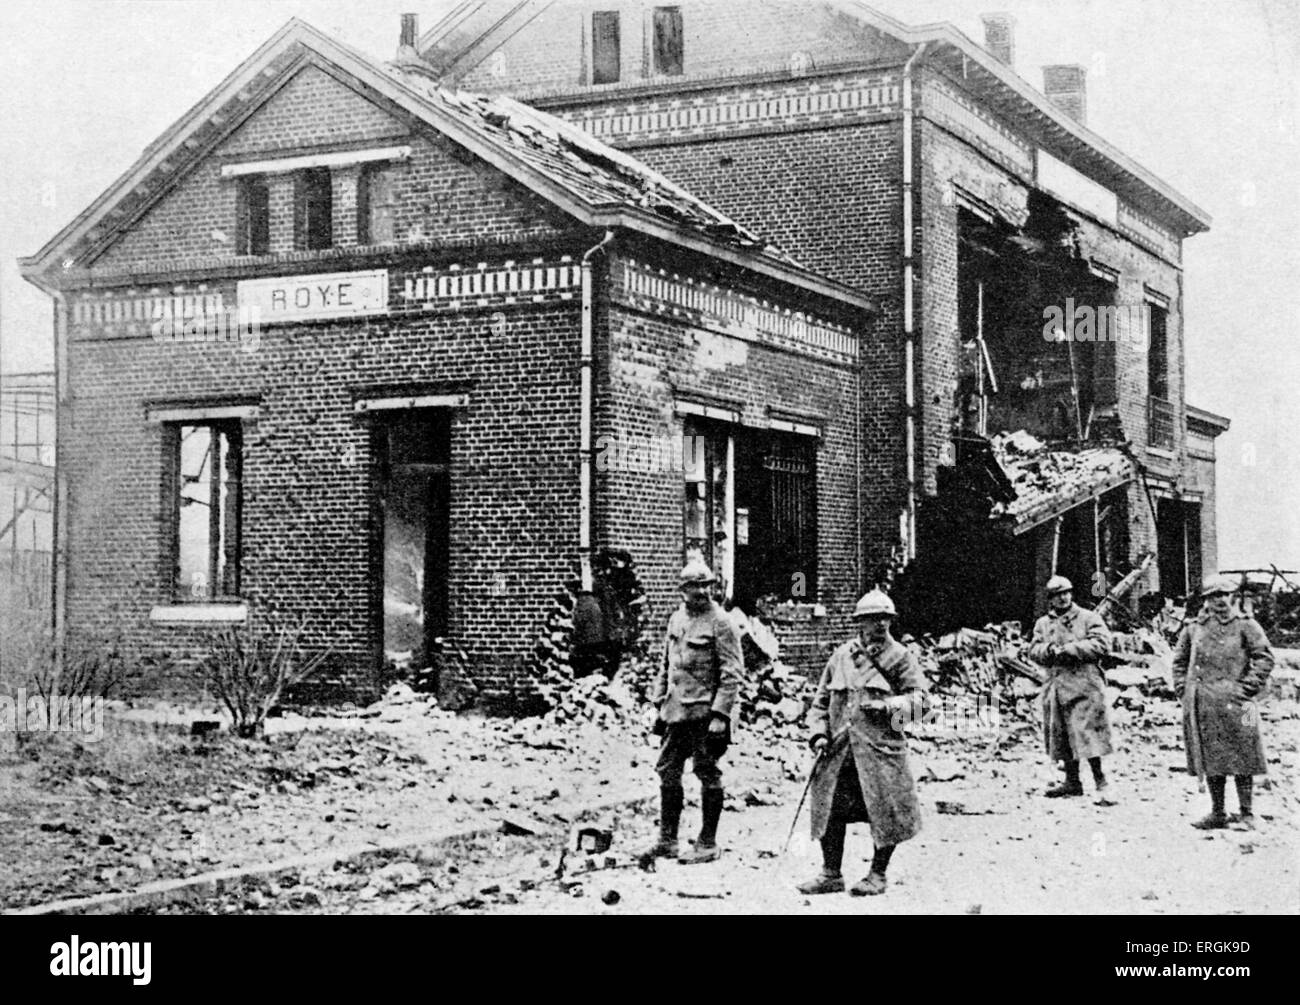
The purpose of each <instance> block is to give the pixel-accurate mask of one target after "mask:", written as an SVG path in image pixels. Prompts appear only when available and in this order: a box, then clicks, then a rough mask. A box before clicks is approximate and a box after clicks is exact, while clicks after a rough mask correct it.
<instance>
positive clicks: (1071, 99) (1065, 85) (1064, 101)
mask: <svg viewBox="0 0 1300 1005" xmlns="http://www.w3.org/2000/svg"><path fill="white" fill-rule="evenodd" d="M1043 93H1044V94H1046V95H1047V100H1048V101H1050V102H1051V103H1052V104H1054V105H1055V106H1056V107H1057V108H1059V109H1060V110H1061V111H1063V112H1064V113H1065V114H1066V115H1068V116H1070V118H1072V119H1074V120H1075V121H1076V122H1078V123H1079V124H1080V125H1086V124H1087V122H1088V71H1087V69H1086V68H1084V67H1082V66H1080V65H1079V64H1078V63H1070V64H1067V65H1054V66H1045V67H1043Z"/></svg>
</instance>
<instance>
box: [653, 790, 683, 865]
mask: <svg viewBox="0 0 1300 1005" xmlns="http://www.w3.org/2000/svg"><path fill="white" fill-rule="evenodd" d="M684 800H685V794H684V793H683V792H682V789H681V786H672V787H669V786H664V787H662V788H660V790H659V840H658V841H656V842H655V843H654V844H653V845H651V847H650V848H648V849H647V850H646V852H645V855H644V856H643V857H644V858H651V859H655V858H676V857H677V827H678V824H679V823H680V821H681V819H682V803H683V801H684Z"/></svg>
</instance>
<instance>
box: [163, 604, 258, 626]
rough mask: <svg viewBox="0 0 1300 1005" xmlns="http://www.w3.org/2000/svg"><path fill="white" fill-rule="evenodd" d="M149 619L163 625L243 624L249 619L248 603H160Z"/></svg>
mask: <svg viewBox="0 0 1300 1005" xmlns="http://www.w3.org/2000/svg"><path fill="white" fill-rule="evenodd" d="M149 620H150V621H152V622H154V624H161V625H211V624H217V625H220V624H241V623H243V622H244V621H247V620H248V605H247V604H159V605H158V606H156V607H154V608H153V610H151V611H150V612H149Z"/></svg>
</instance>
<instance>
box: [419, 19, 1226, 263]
mask: <svg viewBox="0 0 1300 1005" xmlns="http://www.w3.org/2000/svg"><path fill="white" fill-rule="evenodd" d="M593 38H599V39H603V40H606V41H605V42H604V43H603V44H605V45H606V47H607V48H609V49H610V51H611V52H617V53H618V54H619V56H618V60H617V62H616V63H615V64H612V65H608V66H607V65H606V64H605V62H603V61H602V60H600V59H599V58H596V57H595V56H593V55H592V51H591V50H592V46H593V44H595V45H597V46H599V45H600V44H602V43H600V42H597V43H593V42H592V39H593ZM615 42H616V44H614V43H615ZM665 44H674V45H676V48H677V58H676V59H675V60H674V61H673V62H671V63H670V64H667V63H664V61H663V60H662V59H661V58H660V56H659V55H657V53H658V52H659V50H660V49H661V48H662V47H663V46H664V45H665ZM423 51H424V52H425V53H426V56H427V58H429V59H430V60H431V62H432V63H433V65H434V66H435V67H436V72H439V73H443V74H445V75H446V76H447V77H448V79H451V80H458V81H459V80H462V79H464V80H469V81H472V82H473V85H474V86H476V87H478V88H479V89H485V90H493V91H509V92H511V93H515V94H521V95H526V96H527V97H528V98H529V100H530V101H533V102H535V103H538V104H540V105H541V106H543V107H547V108H550V109H553V110H555V111H556V112H557V113H558V114H562V115H564V116H565V117H566V118H570V119H572V120H574V121H576V122H578V123H580V124H581V125H582V126H583V128H584V129H587V130H588V131H590V132H592V133H593V135H597V136H600V137H601V138H603V139H606V140H608V141H610V142H614V143H617V144H618V145H620V146H625V145H626V146H632V145H639V144H642V143H647V142H658V143H663V142H694V141H698V140H700V139H703V138H705V137H709V136H720V135H725V134H733V135H734V134H737V133H747V132H753V131H757V130H772V129H788V128H791V127H794V126H796V125H798V124H806V125H809V126H813V127H818V128H819V127H824V126H827V125H835V124H837V123H840V122H845V121H852V120H854V119H855V118H858V117H859V116H861V115H862V114H864V113H870V114H885V113H893V114H895V115H897V114H898V113H899V112H901V100H902V86H901V85H902V73H903V68H904V64H905V63H906V61H907V60H908V58H909V57H911V56H912V55H913V54H915V53H918V52H922V59H921V61H920V62H919V63H918V64H917V69H918V71H919V72H920V73H922V74H924V73H926V72H927V70H929V71H933V73H934V74H936V75H939V76H942V77H944V78H946V80H947V82H948V86H945V87H944V88H943V89H942V91H943V93H940V89H939V88H937V87H936V88H932V89H931V90H932V93H931V95H930V100H929V110H930V111H932V112H933V113H934V114H936V115H939V114H941V115H945V116H947V117H948V118H949V119H951V120H953V121H958V122H961V123H962V124H963V125H965V126H969V128H970V131H971V133H972V134H973V135H975V136H977V137H978V138H979V141H980V142H981V143H984V144H986V145H987V147H988V149H989V150H990V151H991V152H992V153H993V154H994V156H996V157H999V158H1001V159H1002V160H1003V161H1004V162H1005V163H1006V164H1007V165H1008V166H1009V167H1011V168H1012V169H1013V170H1018V171H1019V172H1020V173H1021V174H1023V175H1024V176H1026V177H1027V178H1028V179H1029V181H1030V182H1031V183H1034V182H1035V178H1036V180H1037V183H1038V184H1040V185H1043V186H1044V187H1049V188H1051V189H1052V190H1053V191H1056V192H1057V194H1061V193H1062V192H1066V193H1071V194H1075V193H1082V190H1084V189H1089V188H1093V189H1096V188H1102V189H1109V190H1110V191H1111V192H1112V193H1116V194H1117V195H1118V198H1119V203H1120V205H1118V206H1116V207H1115V208H1114V209H1113V212H1112V213H1111V214H1110V215H1112V216H1114V217H1115V220H1114V225H1115V226H1117V227H1120V228H1122V229H1124V230H1125V231H1126V232H1129V233H1131V234H1132V235H1134V236H1135V238H1136V237H1140V238H1141V239H1144V240H1148V241H1151V242H1153V243H1157V244H1159V245H1161V246H1162V253H1173V251H1174V245H1176V244H1177V243H1178V242H1179V241H1181V239H1182V238H1183V237H1184V236H1187V235H1190V234H1193V233H1197V232H1200V231H1203V230H1205V229H1207V228H1208V226H1209V222H1210V221H1209V217H1208V215H1206V214H1205V212H1204V211H1203V210H1201V209H1200V208H1199V207H1197V206H1196V205H1195V204H1194V203H1192V202H1191V201H1190V200H1188V199H1187V198H1186V197H1184V196H1183V195H1181V194H1180V193H1178V192H1177V191H1175V190H1174V189H1173V188H1171V187H1170V186H1169V185H1168V184H1166V183H1165V182H1163V181H1162V180H1161V179H1159V178H1158V177H1156V176H1155V175H1154V174H1152V173H1151V172H1150V171H1148V170H1147V169H1146V168H1144V167H1143V166H1142V165H1140V164H1138V163H1137V162H1135V161H1134V160H1132V158H1129V157H1128V156H1126V155H1125V154H1124V153H1123V152H1122V151H1120V150H1118V149H1117V148H1115V147H1113V146H1112V145H1111V144H1109V143H1108V142H1106V141H1105V140H1104V139H1103V138H1102V137H1100V136H1098V135H1097V134H1096V133H1093V132H1092V131H1090V130H1089V129H1087V127H1086V126H1084V125H1083V124H1082V122H1080V121H1078V120H1077V119H1076V118H1074V117H1072V116H1071V115H1070V114H1067V113H1066V112H1065V111H1063V110H1062V108H1061V107H1060V105H1059V103H1058V102H1057V101H1056V100H1054V99H1053V98H1051V97H1049V96H1047V95H1045V94H1044V93H1043V92H1041V91H1039V90H1038V89H1037V88H1035V87H1033V86H1031V85H1029V84H1028V83H1027V82H1025V81H1024V80H1022V79H1021V78H1020V77H1019V76H1017V75H1016V73H1015V72H1014V70H1012V69H1011V68H1009V67H1008V66H1006V65H1005V64H1004V63H1003V62H1001V61H999V60H998V59H997V58H996V57H995V56H994V55H992V54H991V53H990V52H988V51H987V50H986V49H985V48H984V47H982V46H980V45H977V44H976V43H975V42H973V41H971V40H970V39H969V38H967V37H966V36H965V35H964V34H962V32H960V31H959V30H958V29H956V28H955V27H954V26H953V25H951V24H947V23H938V24H930V25H922V26H912V25H908V24H905V23H903V22H900V21H897V20H895V19H893V18H890V17H888V16H886V15H884V14H882V13H881V12H879V11H877V10H875V9H874V8H872V7H870V6H868V5H866V4H863V3H858V2H854V0H823V2H818V3H788V4H787V3H773V2H764V3H743V4H742V3H738V2H735V3H728V2H718V0H709V2H707V3H706V2H690V0H688V2H686V3H681V4H676V5H673V6H671V7H661V6H658V5H655V4H649V3H639V4H638V3H614V4H611V3H606V2H605V0H555V2H542V0H535V2H532V3H526V4H510V3H506V2H502V3H466V4H462V5H461V7H460V8H458V12H457V13H456V14H455V15H453V16H452V17H449V18H448V19H446V20H445V21H444V22H443V23H442V24H441V25H439V26H437V27H436V28H435V30H434V31H431V32H430V33H429V34H428V35H427V36H426V37H425V39H424V48H423ZM541 53H544V57H542V56H539V54H541ZM574 59H577V63H576V65H574V63H573V60H574ZM559 67H563V69H559ZM660 71H662V72H660ZM863 74H867V75H869V76H871V77H872V80H871V81H870V84H871V86H870V87H863V86H861V85H862V84H864V83H866V81H864V80H858V79H856V78H858V77H861V76H863ZM920 104H921V106H922V110H923V112H924V111H925V110H926V109H925V106H926V102H924V101H922V102H920ZM1076 175H1077V176H1078V177H1077V178H1076ZM1080 179H1082V184H1080V183H1079V180H1080ZM1098 194H1099V193H1097V192H1090V193H1087V194H1081V201H1083V202H1085V203H1086V204H1089V205H1095V204H1096V196H1097V195H1098ZM1102 200H1103V201H1105V197H1104V196H1102Z"/></svg>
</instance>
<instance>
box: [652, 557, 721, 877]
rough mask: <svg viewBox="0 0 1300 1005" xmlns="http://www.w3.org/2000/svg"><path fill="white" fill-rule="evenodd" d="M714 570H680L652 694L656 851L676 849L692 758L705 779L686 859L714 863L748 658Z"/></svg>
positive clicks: (694, 564)
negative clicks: (726, 763)
mask: <svg viewBox="0 0 1300 1005" xmlns="http://www.w3.org/2000/svg"><path fill="white" fill-rule="evenodd" d="M715 581H716V580H715V577H714V575H713V571H712V570H711V569H710V568H709V567H708V566H707V565H705V564H704V562H702V561H699V560H694V561H691V562H688V563H687V565H686V567H685V568H684V569H682V574H681V592H682V606H681V607H679V608H678V609H677V610H676V611H675V612H673V615H672V617H671V618H669V619H668V641H667V644H666V646H665V649H664V660H663V665H662V666H661V668H660V671H659V673H658V675H657V676H656V678H655V687H654V691H653V694H652V697H651V700H652V701H653V702H654V705H655V708H656V710H657V717H656V720H655V732H656V733H659V734H660V735H662V736H663V743H662V746H661V747H660V751H659V763H658V765H657V766H656V769H655V770H656V771H658V773H659V796H660V807H659V840H658V841H656V842H655V844H654V846H653V847H652V848H651V849H650V851H649V852H648V853H647V855H648V856H650V857H668V858H671V857H674V856H677V854H678V846H677V826H678V822H679V821H680V819H681V815H682V802H683V792H682V770H683V769H684V768H685V766H686V761H687V759H688V758H689V759H690V761H691V764H692V768H693V770H694V772H695V777H697V778H698V779H699V780H700V804H701V809H702V815H703V822H702V824H701V827H700V836H699V838H698V840H696V842H695V844H694V847H693V848H692V850H691V851H689V852H685V853H683V854H682V855H681V857H680V861H681V862H683V863H686V864H694V863H698V862H712V861H714V860H715V859H717V858H718V856H719V855H720V854H721V852H720V851H719V849H718V845H717V834H718V821H719V819H720V818H721V816H722V802H723V789H722V771H721V769H719V767H718V759H719V758H720V757H722V755H723V754H724V753H725V752H726V749H727V745H728V744H729V743H730V740H731V710H732V706H733V705H734V704H735V701H736V694H737V692H738V691H739V688H740V682H741V674H742V673H743V669H744V664H743V662H742V660H741V651H740V636H739V635H738V634H737V632H736V628H735V625H733V624H732V622H731V619H730V618H728V617H727V615H726V612H725V611H723V609H722V608H721V607H720V606H718V604H716V603H715V602H714V600H713V598H712V597H711V596H710V593H709V587H710V586H712V585H713V583H714V582H715Z"/></svg>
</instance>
